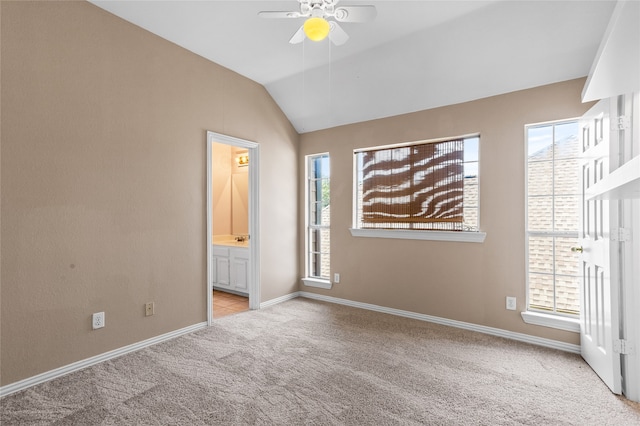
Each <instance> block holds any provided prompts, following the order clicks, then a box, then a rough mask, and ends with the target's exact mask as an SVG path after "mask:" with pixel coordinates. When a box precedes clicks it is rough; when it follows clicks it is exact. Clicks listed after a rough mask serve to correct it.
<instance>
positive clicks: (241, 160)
mask: <svg viewBox="0 0 640 426" xmlns="http://www.w3.org/2000/svg"><path fill="white" fill-rule="evenodd" d="M236 163H238V166H248V165H249V155H247V154H243V155H238V156H237V157H236Z"/></svg>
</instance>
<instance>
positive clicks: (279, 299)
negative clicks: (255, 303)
mask: <svg viewBox="0 0 640 426" xmlns="http://www.w3.org/2000/svg"><path fill="white" fill-rule="evenodd" d="M296 297H300V292H299V291H294V292H293V293H289V294H285V295H284V296H280V297H276V298H275V299H271V300H267V301H266V302H262V303H260V309H264V308H268V307H269V306H273V305H277V304H278V303H282V302H286V301H287V300H291V299H295V298H296Z"/></svg>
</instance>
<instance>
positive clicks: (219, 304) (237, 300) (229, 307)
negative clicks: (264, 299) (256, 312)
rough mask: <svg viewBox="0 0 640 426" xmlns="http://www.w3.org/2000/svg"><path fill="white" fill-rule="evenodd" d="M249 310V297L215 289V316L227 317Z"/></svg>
mask: <svg viewBox="0 0 640 426" xmlns="http://www.w3.org/2000/svg"><path fill="white" fill-rule="evenodd" d="M248 310H249V298H248V297H244V296H239V295H237V294H231V293H225V292H224V291H219V290H213V318H214V319H215V318H220V317H225V316H227V315H231V314H236V313H238V312H244V311H248Z"/></svg>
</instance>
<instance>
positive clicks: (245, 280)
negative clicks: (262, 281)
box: [231, 257, 249, 293]
mask: <svg viewBox="0 0 640 426" xmlns="http://www.w3.org/2000/svg"><path fill="white" fill-rule="evenodd" d="M231 267H232V268H233V274H232V275H233V286H234V288H235V289H236V290H238V291H242V292H244V293H246V292H248V291H249V259H245V258H241V257H234V258H233V263H232V265H231Z"/></svg>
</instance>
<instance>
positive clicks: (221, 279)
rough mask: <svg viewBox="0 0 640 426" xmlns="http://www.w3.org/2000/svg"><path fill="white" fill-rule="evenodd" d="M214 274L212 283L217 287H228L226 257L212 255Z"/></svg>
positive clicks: (229, 281) (229, 282)
mask: <svg viewBox="0 0 640 426" xmlns="http://www.w3.org/2000/svg"><path fill="white" fill-rule="evenodd" d="M213 259H214V261H215V262H214V263H215V265H216V266H215V268H214V269H215V271H216V276H215V278H214V280H215V281H214V284H215V285H216V286H218V287H230V286H231V277H230V268H229V266H230V265H229V258H228V257H214V258H213Z"/></svg>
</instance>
